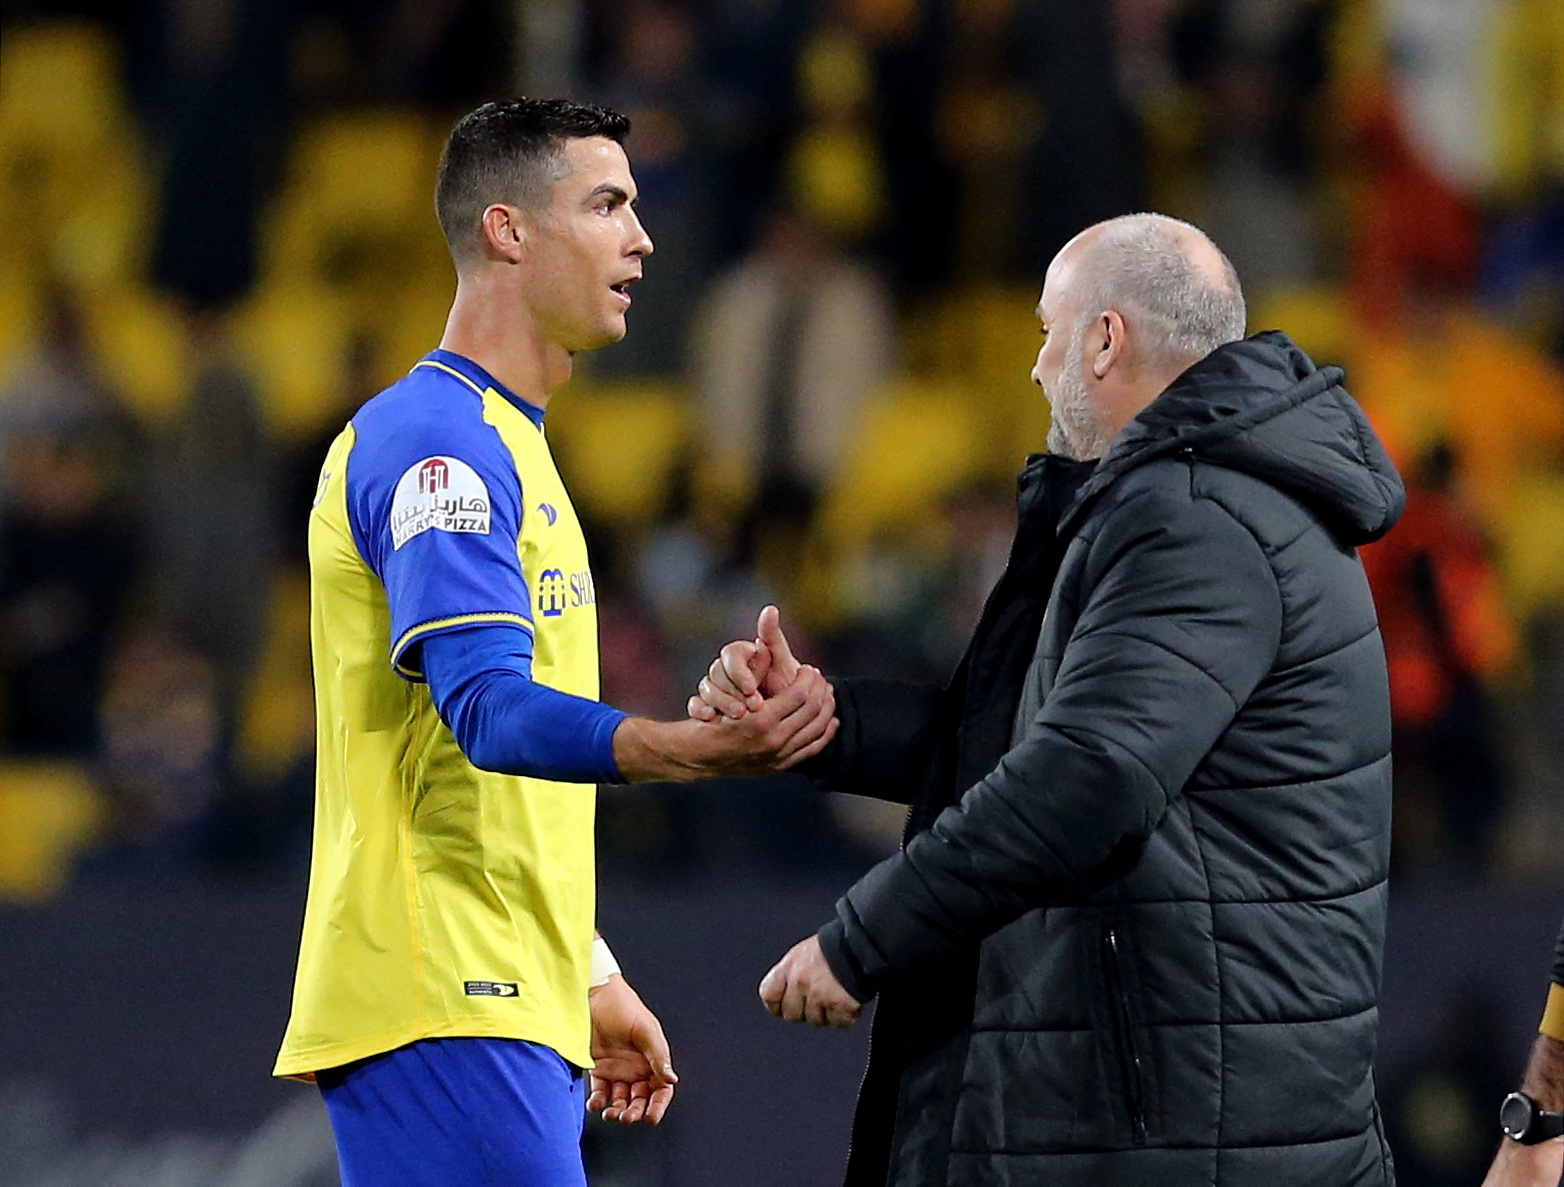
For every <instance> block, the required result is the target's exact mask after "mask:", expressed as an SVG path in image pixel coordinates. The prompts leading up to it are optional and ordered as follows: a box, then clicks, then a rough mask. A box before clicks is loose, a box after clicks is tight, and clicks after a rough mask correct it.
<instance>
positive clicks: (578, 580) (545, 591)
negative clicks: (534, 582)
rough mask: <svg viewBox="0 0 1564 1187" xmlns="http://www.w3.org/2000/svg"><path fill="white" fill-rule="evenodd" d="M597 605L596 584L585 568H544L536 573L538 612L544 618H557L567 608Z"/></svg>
mask: <svg viewBox="0 0 1564 1187" xmlns="http://www.w3.org/2000/svg"><path fill="white" fill-rule="evenodd" d="M595 605H597V586H595V585H594V584H593V583H592V574H591V572H590V571H588V570H586V569H582V570H581V571H580V572H579V573H571V574H570V575H569V576H568V577H567V576H566V575H565V571H564V570H563V569H544V570H543V572H542V573H540V574H538V613H539V614H541V615H542V616H543V617H544V618H558V617H559V616H560V615H561V614H563V613H564V612H565V611H566V610H567V609H568V610H574V609H576V608H577V607H580V606H595Z"/></svg>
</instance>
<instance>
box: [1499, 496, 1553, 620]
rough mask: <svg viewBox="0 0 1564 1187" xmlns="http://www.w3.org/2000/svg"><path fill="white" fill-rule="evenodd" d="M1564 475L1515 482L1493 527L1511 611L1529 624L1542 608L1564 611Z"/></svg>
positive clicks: (1517, 618)
mask: <svg viewBox="0 0 1564 1187" xmlns="http://www.w3.org/2000/svg"><path fill="white" fill-rule="evenodd" d="M1560 523H1564V475H1558V474H1547V473H1541V474H1531V475H1527V476H1524V477H1521V478H1518V479H1516V481H1515V482H1514V484H1513V486H1512V487H1511V489H1510V491H1509V492H1508V497H1507V498H1506V499H1505V501H1504V504H1503V506H1502V507H1500V508H1499V511H1498V522H1497V523H1496V524H1495V525H1494V532H1495V535H1496V537H1497V540H1496V543H1497V546H1498V547H1497V552H1498V559H1499V569H1500V574H1501V576H1502V578H1503V581H1504V591H1505V596H1506V600H1507V602H1508V605H1509V610H1510V612H1511V614H1512V616H1513V617H1514V619H1515V620H1516V621H1517V622H1525V621H1527V620H1529V619H1530V618H1531V617H1533V616H1534V615H1535V614H1536V613H1537V612H1538V611H1540V610H1558V609H1560V608H1564V533H1561V532H1560V531H1559V529H1558V525H1559V524H1560Z"/></svg>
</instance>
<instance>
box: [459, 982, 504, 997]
mask: <svg viewBox="0 0 1564 1187" xmlns="http://www.w3.org/2000/svg"><path fill="white" fill-rule="evenodd" d="M462 990H463V991H464V992H465V993H466V994H467V996H468V997H515V996H516V982H514V981H464V982H462Z"/></svg>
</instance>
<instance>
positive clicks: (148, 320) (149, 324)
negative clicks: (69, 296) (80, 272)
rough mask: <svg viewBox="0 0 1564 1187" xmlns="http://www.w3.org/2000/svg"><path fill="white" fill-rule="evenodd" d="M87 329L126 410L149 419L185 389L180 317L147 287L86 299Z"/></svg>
mask: <svg viewBox="0 0 1564 1187" xmlns="http://www.w3.org/2000/svg"><path fill="white" fill-rule="evenodd" d="M86 305H87V327H88V335H89V337H90V339H91V341H92V345H93V350H94V353H95V354H96V355H97V358H98V363H99V365H100V366H101V367H102V368H103V371H104V374H105V375H107V376H108V379H109V382H110V383H112V384H113V385H114V386H115V387H116V388H118V389H119V390H120V391H121V392H122V393H124V396H125V402H126V403H127V404H128V405H129V406H130V409H131V411H132V412H134V413H136V414H137V415H138V416H139V417H141V419H143V420H145V421H155V420H158V419H161V418H163V417H165V416H168V415H170V414H172V413H173V412H175V411H176V410H177V409H178V408H179V407H180V406H181V404H182V403H183V402H184V399H185V396H186V395H187V394H188V393H189V386H190V374H189V352H188V349H187V346H186V332H185V325H184V320H183V318H182V317H181V316H180V313H179V311H178V310H177V309H176V308H175V307H174V305H173V303H172V302H170V301H168V300H167V299H166V298H163V297H160V296H158V295H157V294H156V293H153V292H152V291H151V290H149V289H143V288H123V289H116V290H112V291H107V292H102V293H95V294H92V295H90V296H89V297H88V298H87V302H86Z"/></svg>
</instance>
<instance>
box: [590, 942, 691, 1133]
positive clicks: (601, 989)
mask: <svg viewBox="0 0 1564 1187" xmlns="http://www.w3.org/2000/svg"><path fill="white" fill-rule="evenodd" d="M587 1000H588V1001H589V1003H590V1005H591V1010H592V1060H593V1062H594V1064H595V1065H596V1066H594V1067H593V1068H592V1094H591V1095H590V1096H589V1097H587V1108H588V1109H590V1110H591V1111H592V1112H594V1113H602V1115H603V1120H605V1121H618V1122H620V1123H622V1124H624V1125H634V1124H635V1123H636V1122H638V1121H644V1122H645V1123H646V1124H648V1125H656V1124H657V1123H658V1122H659V1121H661V1120H662V1119H663V1114H664V1113H666V1112H667V1111H668V1105H669V1104H670V1103H671V1102H672V1101H673V1086H674V1085H675V1084H677V1083H678V1082H679V1077H678V1076H676V1075H674V1072H673V1057H672V1056H671V1055H670V1054H669V1053H668V1040H667V1039H666V1038H665V1037H664V1036H663V1028H662V1024H661V1023H660V1022H658V1021H657V1016H656V1015H655V1014H653V1013H652V1012H651V1011H650V1010H648V1009H647V1008H646V1004H645V1003H644V1002H643V1001H641V998H640V996H639V995H638V994H637V993H636V992H635V990H633V989H631V988H630V983H629V982H628V981H626V980H625V979H624V978H623V977H621V976H620V975H619V974H617V973H615V974H614V975H613V976H612V977H610V978H609V979H608V983H607V984H606V985H599V986H598V987H597V988H596V989H594V990H592V991H591V992H590V993H588V994H587Z"/></svg>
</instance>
